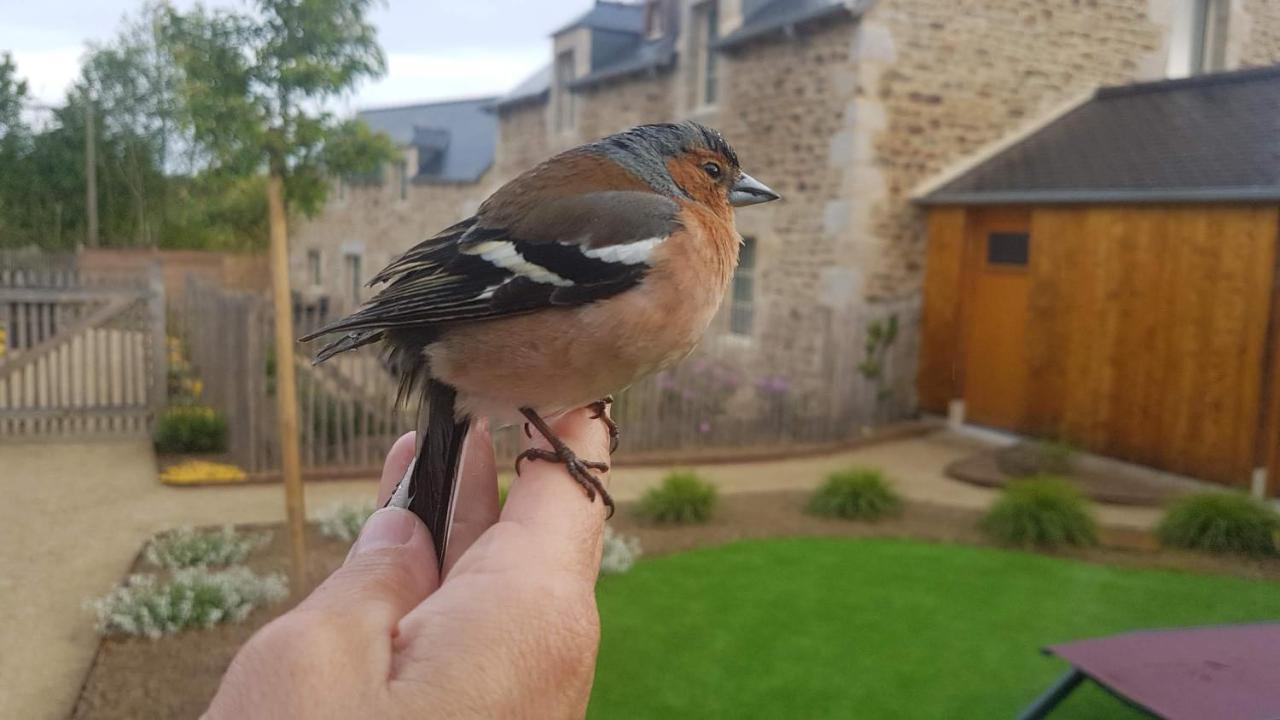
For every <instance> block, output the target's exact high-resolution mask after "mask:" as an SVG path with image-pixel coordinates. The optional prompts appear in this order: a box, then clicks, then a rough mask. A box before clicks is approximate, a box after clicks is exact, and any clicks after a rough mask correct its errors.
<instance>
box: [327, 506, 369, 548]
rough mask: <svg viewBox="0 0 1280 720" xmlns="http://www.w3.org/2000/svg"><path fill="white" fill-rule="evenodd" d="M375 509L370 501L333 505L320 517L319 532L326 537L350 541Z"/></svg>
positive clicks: (358, 532)
mask: <svg viewBox="0 0 1280 720" xmlns="http://www.w3.org/2000/svg"><path fill="white" fill-rule="evenodd" d="M375 509H376V508H374V506H373V503H371V502H349V503H339V504H337V505H333V506H331V507H330V508H329V510H328V511H327V512H325V514H324V515H322V516H321V517H320V534H321V535H324V536H325V537H327V538H333V539H335V540H341V541H343V542H352V541H354V540H355V539H356V538H357V537H359V535H360V530H361V528H363V527H364V523H365V521H366V520H368V519H369V516H370V515H372V514H373V511H374V510H375Z"/></svg>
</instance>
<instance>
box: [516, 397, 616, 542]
mask: <svg viewBox="0 0 1280 720" xmlns="http://www.w3.org/2000/svg"><path fill="white" fill-rule="evenodd" d="M520 414H521V415H524V416H525V417H526V418H528V419H529V424H530V425H532V426H533V427H535V428H537V430H538V432H539V433H541V434H542V437H544V438H546V439H547V442H548V443H551V449H550V450H543V449H541V448H529V449H528V450H525V451H524V452H522V453H520V455H519V456H517V457H516V474H517V475H519V474H520V463H521V462H523V461H525V460H546V461H548V462H558V463H564V466H565V469H567V470H568V471H569V477H572V478H573V479H574V481H576V482H577V483H578V484H579V485H581V486H582V489H583V490H586V491H587V498H589V499H590V500H591V501H592V502H594V501H595V499H596V493H597V492H598V493H600V501H601V502H603V503H604V506H605V507H606V508H608V509H609V515H608V517H613V509H614V508H613V498H612V497H610V495H609V491H608V490H605V489H604V484H603V483H601V482H600V478H598V477H596V476H595V475H593V474H592V473H591V471H592V470H599V471H600V472H608V470H609V465H608V464H607V463H602V462H593V461H591V460H583V459H581V458H579V457H578V456H577V455H575V454H574V452H573V450H570V449H569V446H568V445H565V444H564V441H563V440H561V439H560V438H559V437H558V436H556V434H555V433H554V432H552V431H551V428H550V427H548V426H547V423H546V421H545V420H543V419H542V418H541V417H540V416H539V415H538V413H536V412H534V411H533V409H532V408H520Z"/></svg>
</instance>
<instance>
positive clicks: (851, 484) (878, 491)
mask: <svg viewBox="0 0 1280 720" xmlns="http://www.w3.org/2000/svg"><path fill="white" fill-rule="evenodd" d="M808 510H809V512H810V513H813V514H814V515H825V516H827V517H838V518H844V519H846V520H879V519H880V518H883V517H887V516H889V515H896V514H897V513H899V512H901V510H902V499H901V498H899V497H898V494H897V493H896V492H894V491H893V488H892V487H890V486H889V483H888V482H886V481H885V479H884V474H883V473H881V472H880V471H879V470H874V469H870V468H852V469H850V470H845V471H842V472H837V473H832V474H831V475H829V476H828V477H827V482H826V483H824V484H823V485H822V487H820V488H818V490H817V492H815V493H814V494H813V497H812V498H810V499H809V507H808Z"/></svg>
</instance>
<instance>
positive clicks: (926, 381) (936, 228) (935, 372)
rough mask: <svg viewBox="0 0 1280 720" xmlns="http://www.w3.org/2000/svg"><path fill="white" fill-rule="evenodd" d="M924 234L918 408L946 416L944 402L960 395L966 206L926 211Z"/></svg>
mask: <svg viewBox="0 0 1280 720" xmlns="http://www.w3.org/2000/svg"><path fill="white" fill-rule="evenodd" d="M928 232H929V246H928V254H927V255H926V257H925V285H924V305H923V313H924V315H923V325H922V328H921V332H920V369H919V374H918V376H917V378H918V380H917V383H916V387H917V391H918V393H919V398H920V407H921V408H922V409H924V410H927V411H929V412H935V413H945V412H946V411H947V403H948V402H950V401H951V400H952V399H954V398H956V397H958V396H959V393H960V385H959V369H960V352H959V351H960V347H961V339H960V328H961V327H962V323H961V319H960V297H961V294H962V293H961V286H962V281H963V272H962V271H963V268H964V250H965V242H964V238H965V210H964V208H959V207H946V208H937V209H934V210H932V211H930V212H929V225H928Z"/></svg>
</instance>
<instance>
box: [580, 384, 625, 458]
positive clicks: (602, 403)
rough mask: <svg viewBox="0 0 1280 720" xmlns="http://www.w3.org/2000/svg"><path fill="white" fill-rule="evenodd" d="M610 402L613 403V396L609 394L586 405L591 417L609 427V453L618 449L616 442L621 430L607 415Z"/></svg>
mask: <svg viewBox="0 0 1280 720" xmlns="http://www.w3.org/2000/svg"><path fill="white" fill-rule="evenodd" d="M612 404H613V396H612V395H610V396H608V397H606V398H604V399H601V400H597V401H595V402H593V403H591V404H590V405H588V406H587V407H589V408H591V411H592V413H593V414H592V415H591V419H592V420H603V421H604V426H605V427H606V428H608V429H609V454H610V455H612V454H614V453H615V452H617V451H618V443H619V439H618V438H619V436H620V435H622V433H621V431H619V430H618V423H616V422H614V421H613V418H611V417H609V413H608V412H606V411H607V410H608V408H609V406H610V405H612Z"/></svg>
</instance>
